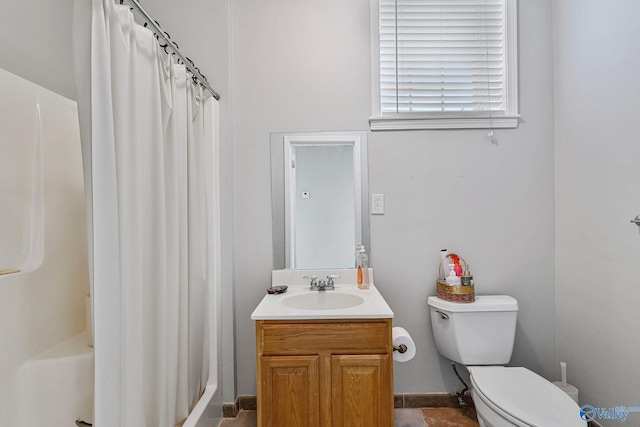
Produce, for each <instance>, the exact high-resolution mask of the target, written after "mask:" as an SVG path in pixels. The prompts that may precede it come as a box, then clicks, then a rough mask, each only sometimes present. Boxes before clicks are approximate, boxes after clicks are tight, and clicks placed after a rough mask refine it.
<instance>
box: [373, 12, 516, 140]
mask: <svg viewBox="0 0 640 427" xmlns="http://www.w3.org/2000/svg"><path fill="white" fill-rule="evenodd" d="M516 23H517V15H516V0H372V25H371V26H372V33H373V34H372V58H373V61H372V62H373V64H372V69H373V70H372V73H373V79H372V82H373V96H372V99H373V102H372V104H373V111H372V117H371V119H370V124H371V129H372V130H392V129H451V128H457V129H460V128H514V127H517V125H518V117H519V116H518V109H517V108H518V89H517V49H516V47H517V40H516V35H517V29H516Z"/></svg>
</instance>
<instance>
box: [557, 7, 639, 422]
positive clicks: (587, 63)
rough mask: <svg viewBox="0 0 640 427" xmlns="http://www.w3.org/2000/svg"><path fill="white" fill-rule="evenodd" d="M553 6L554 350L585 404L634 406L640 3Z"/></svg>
mask: <svg viewBox="0 0 640 427" xmlns="http://www.w3.org/2000/svg"><path fill="white" fill-rule="evenodd" d="M553 13H554V31H555V49H554V60H555V81H556V159H557V160H556V162H557V168H556V224H557V234H556V248H557V253H556V266H557V273H556V287H557V289H556V306H557V314H556V316H557V328H556V339H557V358H558V360H559V361H566V362H567V363H568V375H569V380H570V381H569V382H571V383H573V384H575V385H576V386H578V388H579V389H580V400H581V402H580V403H581V404H590V405H593V406H595V407H605V408H610V407H615V406H619V405H625V406H638V405H639V404H640V392H638V378H640V361H639V360H638V355H640V341H639V340H638V337H640V310H638V299H637V298H636V296H637V292H638V276H637V274H638V260H639V256H640V235H639V234H638V228H637V227H636V226H635V225H633V224H631V223H630V222H629V220H630V219H632V218H634V217H635V216H636V215H638V214H640V198H639V197H638V194H639V193H638V186H639V185H640V144H638V130H637V123H638V117H640V104H639V103H638V95H640V78H639V76H640V26H638V19H639V17H640V3H639V2H637V1H635V0H620V1H616V2H609V1H606V0H586V1H585V0H562V1H556V2H554V8H553ZM626 423H627V424H629V423H631V425H640V414H634V413H632V414H630V415H629V418H628V420H627V422H626ZM602 424H603V425H607V426H614V425H620V421H617V420H616V421H608V422H604V421H603V422H602Z"/></svg>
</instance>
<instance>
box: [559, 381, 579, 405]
mask: <svg viewBox="0 0 640 427" xmlns="http://www.w3.org/2000/svg"><path fill="white" fill-rule="evenodd" d="M553 384H554V385H555V386H557V387H558V388H559V389H560V390H562V391H564V392H565V393H567V394H568V395H569V397H570V398H572V399H573V401H574V402H576V403H578V389H577V388H576V387H574V386H572V385H571V384H567V383H563V382H561V381H554V382H553Z"/></svg>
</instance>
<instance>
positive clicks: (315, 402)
mask: <svg viewBox="0 0 640 427" xmlns="http://www.w3.org/2000/svg"><path fill="white" fill-rule="evenodd" d="M318 367H319V358H318V356H262V357H260V375H261V382H260V384H259V387H260V390H259V391H258V392H259V393H260V394H261V396H259V398H258V400H259V402H260V411H259V414H260V424H259V425H260V426H262V427H285V426H286V427H319V426H320V417H319V398H318V392H319V379H318Z"/></svg>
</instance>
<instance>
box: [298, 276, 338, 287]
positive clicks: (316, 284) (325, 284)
mask: <svg viewBox="0 0 640 427" xmlns="http://www.w3.org/2000/svg"><path fill="white" fill-rule="evenodd" d="M338 277H340V275H339V274H329V275H328V276H327V280H326V281H324V280H320V281H318V276H302V278H303V279H311V282H310V283H309V290H310V291H333V290H334V289H335V288H336V287H335V285H334V282H333V279H337V278H338Z"/></svg>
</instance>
